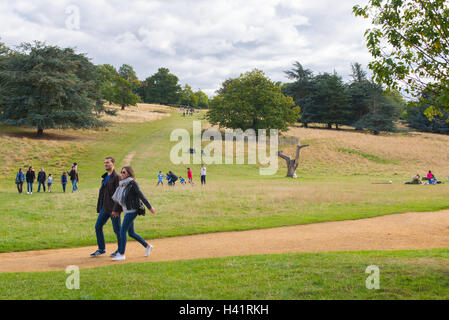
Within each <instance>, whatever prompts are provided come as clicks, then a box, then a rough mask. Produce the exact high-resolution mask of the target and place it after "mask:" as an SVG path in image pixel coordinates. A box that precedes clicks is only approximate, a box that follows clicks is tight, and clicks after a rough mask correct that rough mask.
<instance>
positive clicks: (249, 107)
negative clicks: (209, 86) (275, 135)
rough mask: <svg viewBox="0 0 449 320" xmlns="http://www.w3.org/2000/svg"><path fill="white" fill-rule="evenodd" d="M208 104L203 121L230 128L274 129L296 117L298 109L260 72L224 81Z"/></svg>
mask: <svg viewBox="0 0 449 320" xmlns="http://www.w3.org/2000/svg"><path fill="white" fill-rule="evenodd" d="M217 93H218V94H217V96H215V97H214V98H213V99H212V101H211V102H210V106H209V112H208V113H207V118H208V120H209V121H210V122H211V123H212V124H218V125H219V126H220V127H224V128H230V129H242V130H247V129H254V130H258V129H267V130H270V129H278V130H280V131H286V130H288V126H289V125H291V124H293V123H295V122H296V120H297V119H298V118H299V112H300V109H299V107H295V103H294V101H293V99H292V98H291V97H287V96H285V95H284V94H283V93H282V92H281V89H280V87H279V86H277V85H276V84H275V83H274V82H273V81H271V80H270V79H268V78H267V77H266V76H265V74H264V73H263V72H262V71H260V70H253V71H251V72H247V73H245V74H242V75H240V77H238V78H235V79H232V80H227V81H225V82H224V83H223V86H222V88H221V89H220V90H219V91H218V92H217Z"/></svg>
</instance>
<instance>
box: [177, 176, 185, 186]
mask: <svg viewBox="0 0 449 320" xmlns="http://www.w3.org/2000/svg"><path fill="white" fill-rule="evenodd" d="M179 182H181V185H186V184H187V183H186V179H184V178H183V177H179Z"/></svg>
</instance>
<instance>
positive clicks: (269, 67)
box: [0, 0, 370, 94]
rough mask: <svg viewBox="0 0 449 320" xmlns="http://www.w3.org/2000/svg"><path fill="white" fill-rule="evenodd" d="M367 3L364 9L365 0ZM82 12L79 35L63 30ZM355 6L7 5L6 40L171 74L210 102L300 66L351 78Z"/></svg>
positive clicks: (255, 1)
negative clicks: (235, 80) (251, 79)
mask: <svg viewBox="0 0 449 320" xmlns="http://www.w3.org/2000/svg"><path fill="white" fill-rule="evenodd" d="M361 1H362V2H363V1H365V0H361ZM69 5H75V6H78V8H79V11H80V29H79V30H68V29H67V28H66V23H65V22H66V20H67V18H68V16H67V15H66V13H65V12H66V8H67V7H68V6H69ZM353 5H354V1H353V0H339V1H333V0H314V1H308V0H247V1H240V0H227V1H226V0H196V1H187V0H185V1H181V0H148V1H145V0H130V1H119V0H109V1H107V0H96V1H91V0H78V1H77V0H72V1H70V0H61V1H57V2H56V1H50V0H40V1H32V0H17V1H15V2H11V1H8V0H0V37H1V38H2V41H4V42H6V43H7V44H8V45H11V46H13V45H17V44H19V43H20V42H22V41H33V40H41V41H46V42H47V43H50V44H56V45H60V46H70V47H76V48H77V49H78V50H79V51H80V52H85V53H88V55H89V57H91V58H92V59H93V62H94V63H111V64H113V65H115V66H117V67H119V66H120V65H121V64H123V63H127V64H131V65H132V66H134V68H135V69H136V72H137V74H138V76H139V77H140V78H142V79H144V78H146V77H147V76H149V75H151V74H152V73H154V72H156V71H157V69H158V68H159V67H168V68H169V69H170V70H171V71H172V72H174V73H175V74H176V75H178V77H179V78H180V80H181V82H182V83H189V84H191V85H192V87H193V88H194V89H197V88H201V89H203V90H205V91H206V92H207V93H209V94H213V92H214V91H215V90H216V89H217V88H218V87H219V85H220V83H221V82H222V81H224V80H225V79H227V78H229V77H233V76H238V75H239V74H240V73H243V72H246V71H248V70H251V69H253V68H260V69H263V70H264V71H266V73H267V75H268V76H270V77H271V78H272V79H273V80H276V81H286V78H285V76H284V74H283V71H285V70H286V69H289V68H290V67H291V65H292V63H293V62H294V61H295V60H298V61H300V62H302V63H303V64H305V65H306V67H308V68H311V69H313V70H315V71H317V72H318V71H319V72H323V71H333V70H334V69H335V70H337V71H338V72H340V73H342V74H343V75H345V74H347V73H349V63H350V62H353V61H359V62H361V63H364V64H366V63H367V62H368V61H369V59H370V57H369V55H368V52H367V50H366V48H365V47H364V40H363V33H364V30H365V29H366V27H367V24H366V23H365V22H364V21H363V20H361V19H359V18H355V17H353V15H352V12H351V11H352V6H353Z"/></svg>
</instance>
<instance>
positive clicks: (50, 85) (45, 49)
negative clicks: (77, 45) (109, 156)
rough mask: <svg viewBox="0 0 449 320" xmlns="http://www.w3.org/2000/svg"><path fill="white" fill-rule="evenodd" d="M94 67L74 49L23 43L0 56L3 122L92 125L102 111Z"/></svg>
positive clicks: (40, 127) (38, 125)
mask: <svg viewBox="0 0 449 320" xmlns="http://www.w3.org/2000/svg"><path fill="white" fill-rule="evenodd" d="M97 75H98V73H97V71H96V68H95V66H94V65H93V64H92V63H91V62H90V61H89V59H88V58H87V57H86V56H85V55H83V54H77V53H76V52H75V51H74V50H73V49H70V48H66V49H63V48H59V47H56V46H47V45H45V44H44V43H40V42H36V43H34V44H27V43H25V44H22V45H21V46H19V47H18V49H17V50H16V51H15V52H14V53H13V54H11V55H9V56H8V57H7V58H6V59H0V97H1V100H0V120H1V121H2V122H4V123H6V124H10V125H15V126H32V127H35V128H36V129H37V133H38V135H42V134H43V132H44V129H47V128H69V127H71V128H75V129H78V128H90V127H92V126H94V125H96V124H98V121H97V120H98V113H99V112H102V111H104V107H103V102H102V99H101V93H100V81H99V80H98V78H97Z"/></svg>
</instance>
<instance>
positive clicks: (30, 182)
mask: <svg viewBox="0 0 449 320" xmlns="http://www.w3.org/2000/svg"><path fill="white" fill-rule="evenodd" d="M34 180H36V173H35V172H34V169H33V167H29V168H28V171H27V174H26V181H27V194H33V183H34Z"/></svg>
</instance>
